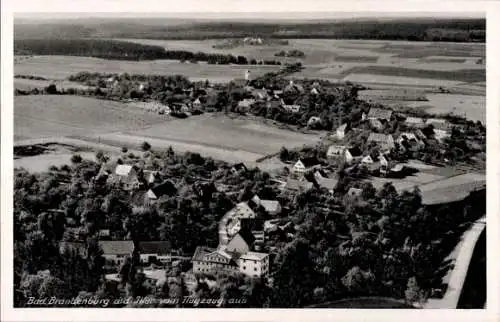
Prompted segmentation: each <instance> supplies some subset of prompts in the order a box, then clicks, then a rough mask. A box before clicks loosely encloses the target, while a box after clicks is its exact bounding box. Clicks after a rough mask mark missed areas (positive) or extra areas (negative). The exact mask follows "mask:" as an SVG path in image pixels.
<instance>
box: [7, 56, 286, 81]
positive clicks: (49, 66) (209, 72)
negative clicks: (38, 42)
mask: <svg viewBox="0 0 500 322" xmlns="http://www.w3.org/2000/svg"><path fill="white" fill-rule="evenodd" d="M279 68H280V66H261V65H248V66H247V65H209V64H204V63H199V64H190V63H180V62H178V61H175V60H154V61H139V62H133V61H118V60H105V59H98V58H89V57H70V56H36V57H32V58H29V59H25V60H22V61H20V62H19V63H15V64H14V73H15V74H21V75H33V76H41V77H45V78H47V79H56V80H60V79H66V78H67V77H69V76H70V75H73V74H76V73H78V72H84V71H85V72H90V73H95V72H99V73H118V74H121V73H124V72H127V73H129V74H155V75H184V76H186V77H189V78H190V79H191V80H193V81H198V80H206V79H208V80H210V81H212V82H228V81H230V80H232V79H234V78H243V76H244V72H245V71H246V70H247V69H249V70H250V71H251V72H252V75H254V76H259V75H262V74H265V73H267V72H271V71H276V70H278V69H279Z"/></svg>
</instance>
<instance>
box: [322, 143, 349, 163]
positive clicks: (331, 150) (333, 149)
mask: <svg viewBox="0 0 500 322" xmlns="http://www.w3.org/2000/svg"><path fill="white" fill-rule="evenodd" d="M346 149H347V146H345V145H330V146H329V147H328V150H327V151H326V157H327V158H328V159H330V160H337V159H338V158H340V157H342V156H343V155H344V152H345V150H346Z"/></svg>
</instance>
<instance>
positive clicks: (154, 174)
mask: <svg viewBox="0 0 500 322" xmlns="http://www.w3.org/2000/svg"><path fill="white" fill-rule="evenodd" d="M143 178H144V181H146V183H147V184H154V183H155V182H157V181H158V180H159V178H160V173H159V172H158V171H153V170H144V171H143Z"/></svg>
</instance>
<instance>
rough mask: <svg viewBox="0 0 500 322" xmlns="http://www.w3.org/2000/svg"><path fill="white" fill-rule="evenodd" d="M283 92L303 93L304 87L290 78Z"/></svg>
mask: <svg viewBox="0 0 500 322" xmlns="http://www.w3.org/2000/svg"><path fill="white" fill-rule="evenodd" d="M284 92H293V93H297V94H301V93H304V87H303V86H302V85H299V84H295V83H294V82H293V80H290V83H289V84H288V85H287V86H286V87H285V89H284Z"/></svg>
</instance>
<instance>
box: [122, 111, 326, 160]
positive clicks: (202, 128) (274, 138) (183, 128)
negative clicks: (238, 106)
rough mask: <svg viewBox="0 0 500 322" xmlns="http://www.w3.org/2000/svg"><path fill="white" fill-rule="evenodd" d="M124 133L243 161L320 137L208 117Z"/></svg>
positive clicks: (248, 121) (313, 140)
mask: <svg viewBox="0 0 500 322" xmlns="http://www.w3.org/2000/svg"><path fill="white" fill-rule="evenodd" d="M126 134H129V135H134V136H138V137H144V138H146V140H149V138H153V139H159V140H164V141H169V142H177V143H182V144H187V145H201V146H203V147H204V148H211V149H219V150H225V151H232V153H234V154H241V153H243V154H247V155H248V156H251V158H247V157H245V158H240V159H246V161H253V160H255V159H257V158H259V157H262V156H264V155H267V154H273V153H276V152H277V151H279V150H280V148H281V147H283V146H286V147H288V148H293V147H300V146H303V145H313V144H315V143H317V142H318V141H319V135H316V134H303V133H299V132H293V131H289V130H284V129H279V128H276V127H274V126H269V125H266V124H263V123H261V122H259V121H254V120H250V119H247V118H228V117H226V116H223V115H209V114H205V115H199V116H195V117H190V118H188V119H185V120H172V121H170V122H169V123H168V125H167V126H164V125H155V126H151V127H149V128H147V129H143V130H138V131H134V132H131V131H128V132H127V133H126ZM194 151H196V148H195V150H194ZM248 153H250V154H248Z"/></svg>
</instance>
